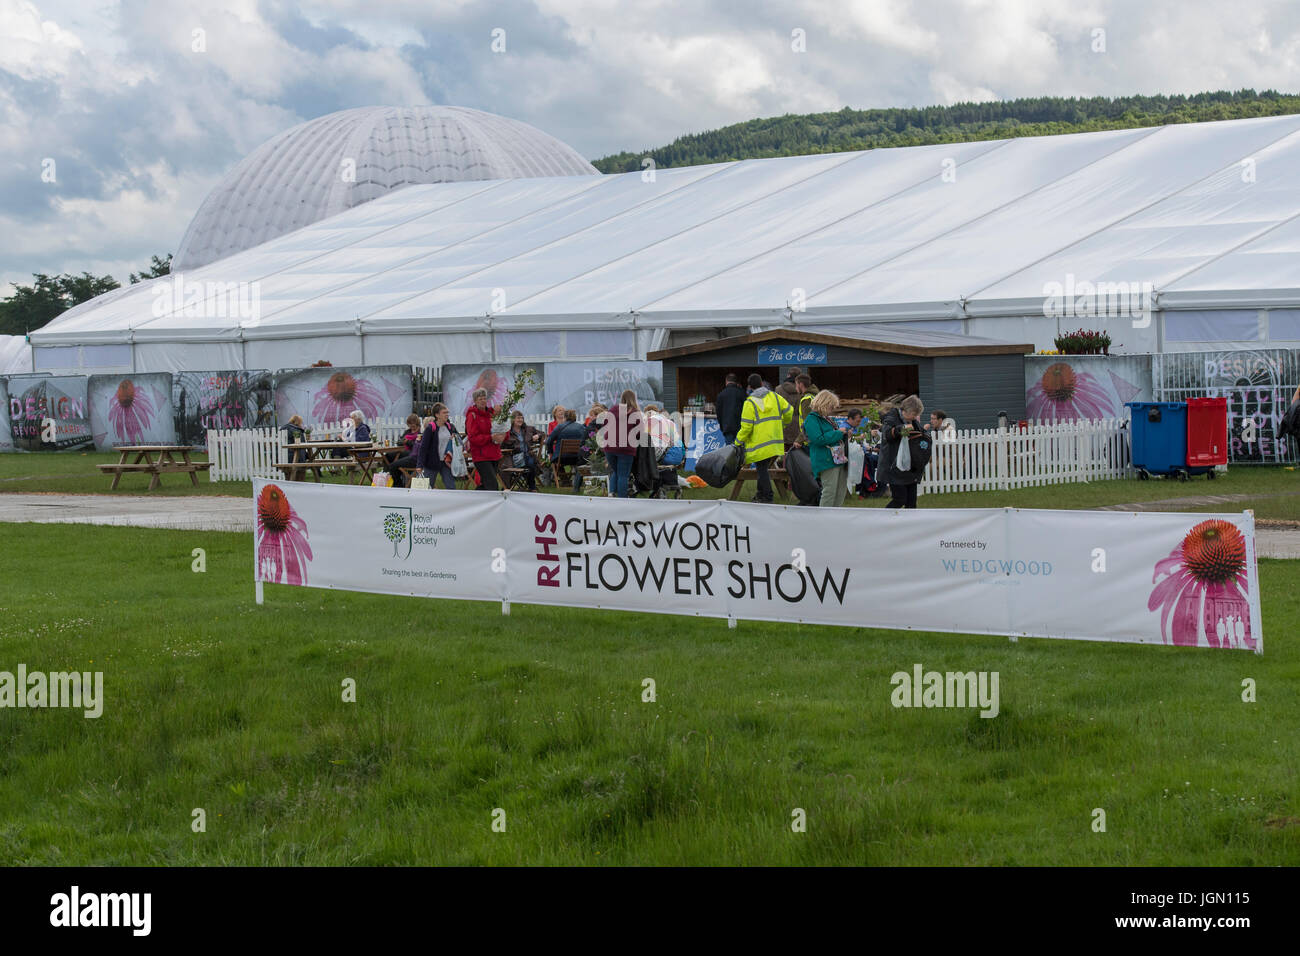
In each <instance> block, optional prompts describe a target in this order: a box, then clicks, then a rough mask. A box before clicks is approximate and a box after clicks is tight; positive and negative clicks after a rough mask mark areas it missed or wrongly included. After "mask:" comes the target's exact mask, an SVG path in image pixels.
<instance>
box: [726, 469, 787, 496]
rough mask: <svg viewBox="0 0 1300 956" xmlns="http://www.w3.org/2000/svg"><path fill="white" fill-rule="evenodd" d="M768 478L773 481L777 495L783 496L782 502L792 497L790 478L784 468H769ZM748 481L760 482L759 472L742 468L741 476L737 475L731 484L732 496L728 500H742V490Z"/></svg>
mask: <svg viewBox="0 0 1300 956" xmlns="http://www.w3.org/2000/svg"><path fill="white" fill-rule="evenodd" d="M767 476H768V477H769V478H770V479H772V485H773V486H774V487H775V488H776V490H777V493H778V494H780V495H781V500H782V501H786V500H788V499H789V497H790V476H789V475H788V474H787V473H786V470H785V469H784V468H768V469H767ZM747 481H755V482H756V481H758V470H757V469H755V468H742V469H740V474H738V475H736V480H735V481H733V482H732V483H731V494H730V495H728V496H727V497H728V499H729V500H731V501H739V500H740V489H741V488H743V487H744V486H745V482H747Z"/></svg>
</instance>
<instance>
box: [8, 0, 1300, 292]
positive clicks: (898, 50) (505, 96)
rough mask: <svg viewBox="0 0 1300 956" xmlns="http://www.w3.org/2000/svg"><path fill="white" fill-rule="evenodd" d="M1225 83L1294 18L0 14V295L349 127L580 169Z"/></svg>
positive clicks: (522, 8) (513, 4) (145, 257)
mask: <svg viewBox="0 0 1300 956" xmlns="http://www.w3.org/2000/svg"><path fill="white" fill-rule="evenodd" d="M494 31H504V33H499V32H498V33H495V34H494ZM795 31H802V34H801V36H802V44H800V43H799V42H796V40H795V37H796V33H795ZM1097 31H1104V33H1102V34H1099V33H1098V32H1097ZM494 36H495V40H496V46H497V47H498V48H499V47H501V46H502V41H504V50H498V51H496V52H494V51H493V49H492V47H493V44H494ZM1099 39H1100V40H1101V41H1103V42H1101V43H1099V42H1098V41H1099ZM801 45H802V47H803V49H796V48H797V47H799V46H801ZM1099 46H1104V49H1097V48H1098V47H1099ZM1245 87H1250V88H1254V89H1257V90H1263V89H1277V90H1281V91H1284V92H1292V93H1294V92H1296V91H1298V90H1300V3H1297V2H1295V0H1250V2H1247V3H1222V2H1218V0H1216V2H1206V0H1113V2H1112V0H805V2H785V3H776V2H770V0H689V2H660V0H493V2H471V0H299V2H280V0H233V2H225V3H218V2H206V0H0V296H4V295H7V294H9V292H10V291H11V290H12V283H13V282H28V281H30V276H31V273H33V272H37V271H40V272H46V273H51V274H55V273H61V272H77V273H80V272H83V271H87V272H91V273H93V274H95V275H103V274H106V273H107V274H111V275H113V276H114V277H116V278H117V279H118V280H119V281H120V282H123V283H125V282H126V281H127V276H128V274H129V273H130V272H132V271H139V270H140V269H141V268H143V267H144V266H146V265H147V264H148V261H149V257H150V256H151V255H155V254H157V255H164V254H166V253H168V252H174V251H175V249H176V247H177V245H178V244H179V242H180V239H181V236H182V235H183V233H184V231H185V227H186V226H187V224H188V223H189V221H190V218H191V217H192V216H193V214H194V212H195V210H196V209H197V208H198V206H199V204H200V203H201V202H202V200H203V198H204V197H205V196H206V195H207V194H208V192H209V191H210V190H211V189H212V188H213V187H214V186H215V185H216V184H217V183H218V182H219V181H220V179H221V177H222V176H223V175H224V174H225V173H226V172H228V171H229V170H230V168H231V167H233V166H234V165H235V163H237V162H238V161H239V160H240V159H241V158H242V157H243V156H245V155H246V154H247V153H249V152H250V151H251V150H253V149H254V148H255V147H256V146H258V145H259V144H260V143H262V142H264V141H265V140H267V139H269V138H270V137H272V136H273V135H275V134H276V133H278V132H280V131H282V130H284V129H287V128H289V127H291V126H294V125H296V124H298V123H301V122H304V121H306V120H308V119H312V118H315V117H317V116H322V115H324V114H326V113H331V112H334V111H336V110H342V109H350V108H352V107H357V106H373V105H402V106H418V105H453V106H467V107H473V108H475V109H480V110H486V111H488V112H493V113H500V114H502V115H505V116H509V117H513V118H515V119H519V120H523V121H524V122H526V123H530V124H532V125H533V126H536V127H538V128H539V129H542V130H544V131H546V132H548V133H550V134H551V135H553V136H556V137H558V138H559V139H561V140H563V141H564V142H566V143H568V144H570V145H571V146H573V147H574V148H575V149H577V150H578V151H579V152H580V153H582V154H583V155H584V156H586V157H587V158H589V159H595V158H598V157H600V156H604V155H607V154H609V153H613V152H618V151H620V150H624V149H626V150H633V151H635V150H640V149H647V148H651V147H655V146H661V145H664V144H666V143H668V142H670V141H672V140H673V139H675V138H676V137H678V136H681V135H683V134H686V133H692V132H701V131H704V130H709V129H716V128H718V127H720V126H725V125H727V124H730V123H736V122H741V121H743V120H748V119H754V118H756V117H763V116H775V115H780V114H784V113H805V112H820V111H826V110H837V109H840V108H842V107H845V106H848V107H852V108H855V109H866V108H877V107H892V106H926V105H933V104H939V105H947V104H951V103H956V102H961V101H969V100H992V99H1014V98H1017V97H1023V96H1122V95H1129V94H1138V93H1140V94H1157V93H1196V92H1201V91H1205V90H1218V89H1241V88H1245Z"/></svg>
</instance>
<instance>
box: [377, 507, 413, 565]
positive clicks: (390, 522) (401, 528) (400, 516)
mask: <svg viewBox="0 0 1300 956" xmlns="http://www.w3.org/2000/svg"><path fill="white" fill-rule="evenodd" d="M383 510H384V511H386V512H388V513H387V514H386V515H384V537H385V538H387V539H388V540H389V541H391V542H393V557H395V558H402V559H403V560H405V559H406V558H409V557H410V556H411V509H410V508H392V507H385V508H384V509H383ZM403 546H405V548H406V550H405V551H402V550H401V549H402V547H403ZM399 551H400V552H401V553H399Z"/></svg>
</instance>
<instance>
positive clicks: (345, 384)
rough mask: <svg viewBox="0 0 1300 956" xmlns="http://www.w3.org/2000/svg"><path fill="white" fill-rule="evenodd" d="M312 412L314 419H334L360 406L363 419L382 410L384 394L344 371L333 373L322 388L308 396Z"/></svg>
mask: <svg viewBox="0 0 1300 956" xmlns="http://www.w3.org/2000/svg"><path fill="white" fill-rule="evenodd" d="M312 402H313V404H312V410H311V411H312V415H314V416H315V418H316V421H318V422H337V421H341V420H342V419H344V418H347V417H348V416H349V415H351V414H352V412H353V411H354V410H356V409H360V410H361V412H362V413H363V414H364V415H365V416H366V418H367V419H370V418H378V417H379V416H380V415H381V414H382V413H383V411H384V396H383V395H381V394H379V389H377V388H375V386H373V385H371V384H370V383H369V382H368V381H366V380H365V379H364V378H363V379H356V378H353V377H352V376H351V375H349V374H348V373H347V372H335V373H334V374H333V375H331V376H330V378H329V381H328V382H326V383H325V387H324V388H322V389H321V390H320V391H319V392H317V393H316V394H315V395H313V396H312Z"/></svg>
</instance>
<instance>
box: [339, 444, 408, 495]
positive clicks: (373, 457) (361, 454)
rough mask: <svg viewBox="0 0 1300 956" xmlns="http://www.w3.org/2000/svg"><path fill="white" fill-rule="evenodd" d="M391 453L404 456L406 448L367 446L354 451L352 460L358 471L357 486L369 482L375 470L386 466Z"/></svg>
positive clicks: (399, 446) (397, 446)
mask: <svg viewBox="0 0 1300 956" xmlns="http://www.w3.org/2000/svg"><path fill="white" fill-rule="evenodd" d="M393 452H401V453H403V454H405V452H406V447H405V446H403V445H367V446H364V447H362V448H356V449H354V450H353V452H352V459H353V461H355V462H356V463H357V468H358V469H360V474H359V475H358V476H357V484H359V485H364V484H365V483H366V482H367V481H370V480H371V476H372V475H373V474H374V471H375V469H376V468H381V467H383V466H386V465H387V464H388V455H390V454H391V453H393Z"/></svg>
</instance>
